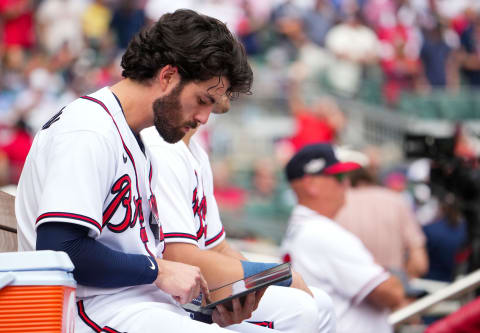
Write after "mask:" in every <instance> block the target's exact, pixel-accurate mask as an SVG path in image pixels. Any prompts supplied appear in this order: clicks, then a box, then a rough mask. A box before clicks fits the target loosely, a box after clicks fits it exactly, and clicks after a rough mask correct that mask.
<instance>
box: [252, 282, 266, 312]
mask: <svg viewBox="0 0 480 333" xmlns="http://www.w3.org/2000/svg"><path fill="white" fill-rule="evenodd" d="M265 291H267V287H265V288H263V289H260V290H257V291H256V292H255V305H254V306H253V311H255V310H256V309H257V308H258V304H259V303H260V300H261V299H262V297H263V295H264V294H265Z"/></svg>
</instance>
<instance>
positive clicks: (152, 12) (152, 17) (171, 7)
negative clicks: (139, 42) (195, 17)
mask: <svg viewBox="0 0 480 333" xmlns="http://www.w3.org/2000/svg"><path fill="white" fill-rule="evenodd" d="M195 3H196V1H194V0H175V1H162V0H147V1H146V4H145V16H146V17H147V19H148V21H149V22H154V21H156V20H158V19H159V18H160V16H162V15H163V14H165V13H171V12H174V11H175V10H177V9H180V8H189V9H193V10H195ZM197 3H198V2H197Z"/></svg>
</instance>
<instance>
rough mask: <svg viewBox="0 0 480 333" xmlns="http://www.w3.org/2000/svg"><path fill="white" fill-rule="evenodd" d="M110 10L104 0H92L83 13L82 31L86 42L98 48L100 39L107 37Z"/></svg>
mask: <svg viewBox="0 0 480 333" xmlns="http://www.w3.org/2000/svg"><path fill="white" fill-rule="evenodd" d="M111 19H112V12H111V9H110V8H109V7H107V6H106V5H105V0H94V1H93V2H92V3H90V4H89V5H88V6H87V8H86V9H85V11H84V13H83V17H82V20H83V33H84V35H85V38H86V39H87V41H88V44H89V45H90V46H91V47H93V48H95V49H99V48H100V44H101V43H102V41H103V40H104V39H105V38H107V37H108V32H109V25H110V21H111Z"/></svg>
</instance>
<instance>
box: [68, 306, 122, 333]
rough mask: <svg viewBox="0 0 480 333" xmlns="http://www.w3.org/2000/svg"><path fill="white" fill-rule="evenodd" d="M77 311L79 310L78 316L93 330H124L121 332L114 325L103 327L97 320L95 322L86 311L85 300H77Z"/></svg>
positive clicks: (117, 332)
mask: <svg viewBox="0 0 480 333" xmlns="http://www.w3.org/2000/svg"><path fill="white" fill-rule="evenodd" d="M77 312H78V316H79V317H80V319H81V320H82V321H83V322H84V323H85V325H87V326H88V327H90V328H91V329H92V331H94V332H97V333H101V332H108V333H122V332H120V331H118V330H116V329H114V328H112V327H109V326H103V327H101V326H100V325H98V324H97V323H96V322H94V321H93V320H92V319H91V318H90V317H89V316H88V315H87V313H86V312H85V306H84V305H83V301H78V302H77Z"/></svg>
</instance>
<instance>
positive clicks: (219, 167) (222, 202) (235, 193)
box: [212, 161, 246, 213]
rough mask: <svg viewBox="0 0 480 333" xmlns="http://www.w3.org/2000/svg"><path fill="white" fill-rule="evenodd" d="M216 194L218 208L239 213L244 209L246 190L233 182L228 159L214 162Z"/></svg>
mask: <svg viewBox="0 0 480 333" xmlns="http://www.w3.org/2000/svg"><path fill="white" fill-rule="evenodd" d="M212 170H213V184H214V191H213V192H214V195H215V198H216V200H217V204H218V208H219V209H220V210H221V211H222V212H233V213H238V212H239V211H243V208H244V206H245V201H246V192H245V190H244V189H242V188H241V187H238V186H236V185H234V184H233V182H232V179H231V171H230V167H229V166H228V164H227V162H226V161H217V162H214V163H212Z"/></svg>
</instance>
